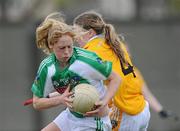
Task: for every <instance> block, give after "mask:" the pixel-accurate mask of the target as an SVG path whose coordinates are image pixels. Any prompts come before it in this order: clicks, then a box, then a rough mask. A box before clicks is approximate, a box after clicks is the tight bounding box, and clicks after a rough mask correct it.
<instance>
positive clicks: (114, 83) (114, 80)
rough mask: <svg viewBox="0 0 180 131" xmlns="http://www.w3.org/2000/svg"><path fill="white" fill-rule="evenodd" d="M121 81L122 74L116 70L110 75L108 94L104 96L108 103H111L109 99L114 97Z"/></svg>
mask: <svg viewBox="0 0 180 131" xmlns="http://www.w3.org/2000/svg"><path fill="white" fill-rule="evenodd" d="M120 83H121V78H120V76H119V75H118V74H116V73H115V72H113V73H112V74H111V76H110V77H109V84H108V85H107V94H106V97H105V98H104V101H105V103H106V104H107V103H109V101H110V100H111V99H112V98H113V96H114V94H115V93H116V91H117V89H118V87H119V84H120Z"/></svg>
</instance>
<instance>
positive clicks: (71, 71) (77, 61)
mask: <svg viewBox="0 0 180 131" xmlns="http://www.w3.org/2000/svg"><path fill="white" fill-rule="evenodd" d="M69 62H70V64H69V66H67V67H66V68H64V69H60V66H59V61H58V60H57V59H56V57H55V55H54V54H51V55H50V56H48V57H47V58H45V59H44V60H43V61H42V62H41V64H40V66H39V69H38V72H37V76H36V78H35V80H34V83H33V85H32V88H31V90H32V92H33V93H34V94H35V95H36V96H38V97H46V96H47V95H48V94H49V93H51V92H53V91H54V90H57V91H58V92H59V93H63V92H64V91H65V89H66V88H67V86H68V85H69V84H70V87H71V89H73V87H75V86H76V85H77V84H79V83H89V84H91V85H93V86H95V87H96V88H97V90H98V92H99V94H100V98H103V97H104V95H105V93H106V91H105V90H106V89H105V87H104V85H103V80H106V79H107V77H108V76H109V75H110V73H111V70H112V63H111V62H107V61H102V60H101V58H99V57H98V56H97V55H96V54H95V53H93V52H90V51H87V50H84V49H81V48H78V47H74V53H73V55H72V57H71V59H70V60H69Z"/></svg>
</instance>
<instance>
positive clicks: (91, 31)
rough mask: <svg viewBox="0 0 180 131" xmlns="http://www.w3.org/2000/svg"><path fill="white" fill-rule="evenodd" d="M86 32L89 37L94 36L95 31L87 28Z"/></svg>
mask: <svg viewBox="0 0 180 131" xmlns="http://www.w3.org/2000/svg"><path fill="white" fill-rule="evenodd" d="M88 33H89V35H90V36H91V37H93V36H95V35H96V32H95V31H94V30H93V29H89V30H88Z"/></svg>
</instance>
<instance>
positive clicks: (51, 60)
mask: <svg viewBox="0 0 180 131" xmlns="http://www.w3.org/2000/svg"><path fill="white" fill-rule="evenodd" d="M54 62H55V55H54V54H50V55H49V56H47V57H46V58H45V59H44V60H42V61H41V63H40V66H39V70H42V69H44V68H45V67H48V66H51V65H52V64H53V63H54Z"/></svg>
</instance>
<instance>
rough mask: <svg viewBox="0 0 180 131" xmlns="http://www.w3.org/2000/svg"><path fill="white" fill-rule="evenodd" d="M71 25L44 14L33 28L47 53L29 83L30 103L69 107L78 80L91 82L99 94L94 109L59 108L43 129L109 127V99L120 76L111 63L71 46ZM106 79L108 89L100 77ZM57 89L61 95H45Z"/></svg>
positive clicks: (76, 130)
mask: <svg viewBox="0 0 180 131" xmlns="http://www.w3.org/2000/svg"><path fill="white" fill-rule="evenodd" d="M74 35H75V34H74V31H73V28H72V27H71V26H69V25H67V24H66V23H64V22H62V21H59V20H56V19H54V18H52V16H51V17H47V18H46V19H45V20H44V21H43V22H42V23H41V24H40V25H39V26H38V27H37V30H36V39H37V47H38V48H40V49H42V50H43V51H44V52H45V53H46V54H48V56H47V57H46V58H45V59H44V60H43V61H42V62H41V64H40V66H39V69H38V72H37V76H36V79H35V81H34V83H33V85H32V92H33V106H34V108H35V109H39V110H41V109H47V108H51V107H55V106H58V105H62V104H63V105H66V106H67V107H69V108H72V106H71V105H72V102H73V101H72V100H71V98H69V97H70V96H71V95H72V92H70V91H71V89H73V88H74V87H75V86H76V85H78V84H79V83H88V84H91V85H93V86H94V87H95V88H96V89H97V91H98V94H99V96H100V100H98V101H96V103H95V107H96V108H93V109H94V110H93V111H89V112H86V114H79V113H78V112H75V111H72V110H69V108H67V109H66V110H64V111H62V112H61V113H60V114H59V115H58V116H57V117H56V119H55V120H54V121H53V122H51V123H50V124H48V125H47V126H46V127H45V128H43V129H42V131H79V130H87V131H90V130H98V131H102V130H104V131H109V130H111V122H110V119H109V116H108V113H109V108H108V102H109V100H111V99H112V97H113V95H114V94H115V92H116V90H117V88H118V85H119V83H120V81H121V80H120V77H119V76H118V75H117V74H116V73H115V72H113V71H112V63H111V62H109V61H103V60H102V59H101V58H100V57H98V56H97V55H96V54H95V53H94V52H91V51H87V50H84V49H81V48H79V47H74V46H73V44H74ZM104 80H108V81H109V83H108V85H107V87H108V89H107V90H106V89H105V88H104V84H103V81H104ZM55 90H56V91H58V92H59V93H60V94H62V95H57V96H56V97H50V98H47V96H48V94H50V93H51V92H54V91H55Z"/></svg>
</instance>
